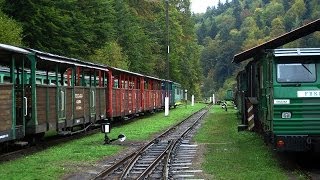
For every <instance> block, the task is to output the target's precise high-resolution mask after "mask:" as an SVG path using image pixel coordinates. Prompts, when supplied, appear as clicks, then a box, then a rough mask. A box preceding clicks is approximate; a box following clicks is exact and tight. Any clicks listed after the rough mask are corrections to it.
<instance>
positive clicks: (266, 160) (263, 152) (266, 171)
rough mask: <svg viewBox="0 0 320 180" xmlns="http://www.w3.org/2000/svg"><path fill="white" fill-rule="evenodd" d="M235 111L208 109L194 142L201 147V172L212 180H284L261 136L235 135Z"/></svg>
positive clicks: (239, 133)
mask: <svg viewBox="0 0 320 180" xmlns="http://www.w3.org/2000/svg"><path fill="white" fill-rule="evenodd" d="M237 122H238V120H237V118H236V115H235V110H233V109H231V108H229V109H228V112H225V111H224V110H223V109H221V108H220V106H215V107H214V108H213V109H211V110H210V113H209V115H208V116H207V119H206V122H205V123H204V125H203V126H202V128H201V130H200V132H199V133H198V134H197V135H196V137H195V140H196V141H197V142H198V143H199V144H205V146H206V152H205V157H204V159H205V160H204V163H203V165H202V166H203V169H204V171H205V172H206V173H207V174H210V175H212V177H213V178H214V179H288V177H287V175H286V172H285V170H283V169H282V168H281V167H280V165H279V163H278V161H277V160H276V159H275V158H274V157H273V152H272V150H271V149H270V148H269V147H267V146H266V145H265V144H264V143H263V140H262V139H261V137H259V136H258V135H257V134H255V133H251V132H246V131H245V132H237Z"/></svg>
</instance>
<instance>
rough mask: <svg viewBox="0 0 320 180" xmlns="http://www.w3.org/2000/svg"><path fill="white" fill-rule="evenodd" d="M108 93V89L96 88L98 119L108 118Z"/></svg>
mask: <svg viewBox="0 0 320 180" xmlns="http://www.w3.org/2000/svg"><path fill="white" fill-rule="evenodd" d="M106 91H107V88H106V87H98V88H96V94H97V95H96V114H97V118H98V119H100V118H102V119H104V118H105V117H106V107H107V106H106Z"/></svg>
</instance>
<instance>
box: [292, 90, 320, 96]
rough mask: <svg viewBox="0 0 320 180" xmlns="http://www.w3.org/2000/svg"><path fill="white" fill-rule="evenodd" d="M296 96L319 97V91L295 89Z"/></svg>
mask: <svg viewBox="0 0 320 180" xmlns="http://www.w3.org/2000/svg"><path fill="white" fill-rule="evenodd" d="M297 96H298V97H320V91H297Z"/></svg>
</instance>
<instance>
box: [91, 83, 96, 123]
mask: <svg viewBox="0 0 320 180" xmlns="http://www.w3.org/2000/svg"><path fill="white" fill-rule="evenodd" d="M95 116H96V88H90V118H91V119H92V118H94V117H95Z"/></svg>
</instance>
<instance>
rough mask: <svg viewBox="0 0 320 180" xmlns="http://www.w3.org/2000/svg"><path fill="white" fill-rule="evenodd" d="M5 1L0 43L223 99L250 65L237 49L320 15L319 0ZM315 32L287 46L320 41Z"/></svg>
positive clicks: (0, 5) (0, 1)
mask: <svg viewBox="0 0 320 180" xmlns="http://www.w3.org/2000/svg"><path fill="white" fill-rule="evenodd" d="M168 2H169V6H168V12H169V13H168V14H169V44H170V54H169V67H168V66H167V61H166V60H167V31H166V1H165V0H90V1H88V0H59V1H50V0H23V1H21V0H0V32H1V33H0V43H5V44H11V45H17V46H21V47H29V48H34V49H38V50H41V51H45V52H49V53H54V54H58V55H63V56H67V57H73V58H78V59H80V60H85V61H92V62H95V63H102V64H106V65H109V66H114V67H118V68H122V69H126V70H130V71H134V72H138V73H143V74H146V75H151V76H155V77H158V78H163V79H168V76H167V74H168V73H167V71H169V79H171V80H173V81H176V82H179V83H181V84H182V86H183V88H185V89H188V92H190V93H191V94H194V95H195V96H196V97H209V96H211V95H212V94H213V93H214V94H216V95H217V96H218V98H220V99H221V98H223V96H224V93H225V91H226V90H227V89H233V88H234V84H235V76H236V74H237V72H238V71H239V70H241V69H242V68H243V66H244V65H245V64H232V63H231V61H232V58H233V56H234V55H235V54H237V53H239V52H242V51H244V50H246V49H248V48H251V47H254V46H256V45H259V44H261V43H263V42H265V41H267V40H270V39H272V38H275V37H277V36H279V35H281V34H283V33H285V32H288V31H291V30H293V29H295V28H297V27H300V26H302V25H304V24H307V23H308V22H311V21H313V20H315V19H317V18H318V17H320V2H319V0H232V1H231V0H226V2H225V3H221V1H219V3H218V5H217V6H214V7H208V9H207V11H206V12H205V13H203V14H193V13H192V12H191V10H190V0H169V1H168ZM319 40H320V34H319V33H314V34H312V35H309V36H307V37H305V38H303V39H299V40H296V41H294V42H292V43H289V44H287V45H285V46H284V47H318V46H319V44H320V43H319V42H320V41H319Z"/></svg>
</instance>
